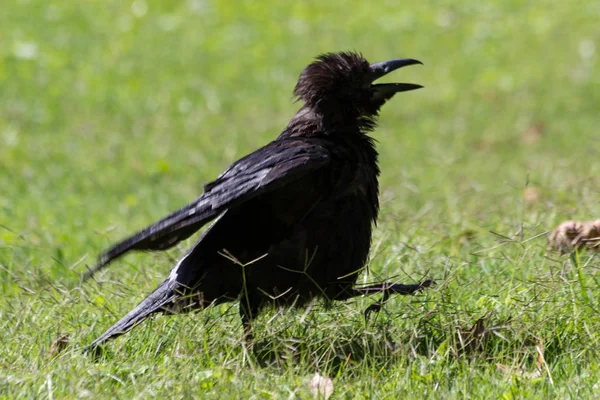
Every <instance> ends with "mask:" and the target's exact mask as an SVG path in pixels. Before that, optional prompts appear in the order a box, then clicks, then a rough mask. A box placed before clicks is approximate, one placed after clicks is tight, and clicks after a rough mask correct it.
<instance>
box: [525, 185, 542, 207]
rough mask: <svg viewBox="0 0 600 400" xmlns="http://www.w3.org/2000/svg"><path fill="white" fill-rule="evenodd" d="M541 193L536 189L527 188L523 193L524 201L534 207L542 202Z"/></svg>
mask: <svg viewBox="0 0 600 400" xmlns="http://www.w3.org/2000/svg"><path fill="white" fill-rule="evenodd" d="M540 195H541V191H540V189H538V188H536V187H527V188H525V191H523V200H525V203H526V204H527V205H533V204H535V203H537V202H538V201H539V200H540Z"/></svg>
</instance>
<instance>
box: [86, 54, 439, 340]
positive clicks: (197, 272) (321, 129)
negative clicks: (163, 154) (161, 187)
mask: <svg viewBox="0 0 600 400" xmlns="http://www.w3.org/2000/svg"><path fill="white" fill-rule="evenodd" d="M414 64H421V63H420V62H419V61H417V60H413V59H409V58H401V59H394V60H390V61H385V62H379V63H375V64H370V63H369V62H368V61H367V60H366V59H365V58H364V57H363V56H362V55H360V54H357V53H353V52H342V53H336V54H331V53H330V54H324V55H321V56H319V57H318V58H317V59H316V60H315V61H314V62H313V63H312V64H310V65H309V66H308V67H306V68H305V69H304V71H303V72H302V73H301V74H300V78H299V80H298V84H297V85H296V88H295V90H294V94H295V96H296V97H297V98H298V99H299V100H300V101H301V102H303V103H304V104H303V106H302V108H300V110H299V111H298V112H297V113H296V115H295V116H294V117H293V118H292V120H291V121H290V122H289V124H288V125H287V126H286V128H285V129H284V130H283V132H282V133H281V134H280V135H279V137H278V138H277V139H275V140H274V141H273V142H271V143H269V144H267V145H266V146H264V147H262V148H260V149H258V150H256V151H255V152H253V153H251V154H250V155H248V156H246V157H244V158H242V159H240V160H239V161H237V162H235V163H234V164H233V165H231V166H230V167H229V168H228V169H227V170H225V172H223V173H222V174H221V175H220V176H219V177H218V178H217V179H216V180H215V181H213V182H211V183H208V184H206V185H205V187H204V193H203V194H202V195H201V196H200V197H198V198H197V199H196V200H195V201H194V202H192V203H190V204H189V205H187V206H185V207H183V208H182V209H180V210H178V211H176V212H174V213H172V214H170V215H168V216H167V217H165V218H163V219H162V220H160V221H158V222H156V223H154V224H152V225H150V226H149V227H148V228H146V229H143V230H142V231H140V232H138V233H136V234H134V235H133V236H131V237H129V238H127V239H125V240H123V241H122V242H120V243H118V244H116V245H115V246H114V247H113V248H111V249H110V250H108V251H107V252H106V253H104V254H102V255H101V257H100V258H99V263H98V265H96V266H95V267H94V268H92V269H90V270H89V271H88V274H87V277H89V276H91V275H92V274H93V273H94V272H96V271H98V270H100V269H101V268H103V267H105V266H106V265H107V264H108V263H110V262H111V261H113V260H114V259H116V258H117V257H120V256H122V255H123V254H125V253H127V252H128V251H130V250H164V249H168V248H170V247H172V246H174V245H175V244H177V243H178V242H180V241H181V240H184V239H186V238H188V237H189V236H191V235H192V234H193V233H195V232H196V231H197V230H198V229H200V228H201V227H202V226H203V225H204V224H206V223H207V222H209V221H211V220H214V222H213V223H212V225H210V227H209V228H208V229H207V230H206V232H204V234H203V235H202V236H201V237H200V239H198V241H197V242H196V243H195V244H194V245H193V246H192V248H191V249H190V250H189V251H188V252H187V254H185V255H184V256H183V257H182V258H181V260H179V262H178V263H177V264H176V265H175V267H174V268H173V269H172V270H171V273H170V275H169V277H168V278H167V279H166V280H165V281H164V282H163V283H161V284H160V285H159V286H158V287H157V288H156V289H155V290H154V292H152V293H151V294H150V295H149V296H148V297H147V298H146V299H145V300H144V301H142V302H141V303H140V304H139V305H138V306H137V307H135V308H134V309H133V310H132V311H131V312H130V313H128V314H127V315H125V316H124V317H123V318H122V319H121V320H120V321H118V322H117V323H116V324H115V325H113V326H112V327H111V328H110V329H108V330H107V331H106V332H105V333H103V334H102V335H101V336H100V337H99V338H97V339H96V340H95V341H94V342H93V343H92V344H91V345H90V346H89V347H94V346H97V345H99V344H100V343H103V342H104V341H106V340H108V339H110V338H114V337H116V336H118V335H121V334H123V333H125V332H126V331H128V330H129V329H131V328H132V327H133V326H135V325H137V324H138V323H140V322H141V321H143V320H144V319H145V318H147V317H148V316H149V315H151V314H154V313H156V312H167V313H181V312H186V311H189V310H194V309H202V308H205V307H207V306H209V305H211V304H219V303H223V302H228V301H234V300H236V299H239V301H240V307H239V310H240V315H241V318H242V322H243V324H244V328H245V332H246V335H250V323H251V321H252V319H253V318H254V317H255V316H256V315H257V314H258V312H259V311H260V309H261V308H262V307H263V306H265V305H267V304H271V303H274V304H278V305H302V304H305V303H306V302H308V301H309V300H311V299H313V298H315V297H322V298H324V299H326V300H327V301H331V300H344V299H348V298H350V297H354V296H358V295H363V294H370V293H377V292H382V293H384V298H387V296H388V295H389V294H390V293H400V294H412V293H415V292H417V291H418V290H420V289H422V288H424V287H427V286H429V285H430V284H432V282H431V281H425V282H422V283H418V284H412V285H401V284H394V283H388V282H384V283H381V284H378V285H372V286H366V287H355V284H356V280H357V278H358V277H359V275H360V274H361V273H362V272H363V271H364V269H365V268H366V262H367V256H368V254H369V247H370V244H371V231H372V227H373V225H374V224H375V222H376V219H377V213H378V211H379V200H378V176H379V167H378V165H377V151H376V149H375V144H374V140H373V139H372V138H371V137H370V136H369V133H371V131H372V130H373V129H374V128H375V125H376V117H377V116H378V113H379V109H380V107H381V106H382V105H383V104H384V103H385V102H386V101H387V100H389V99H390V98H392V96H394V95H395V94H396V93H398V92H405V91H408V90H414V89H419V88H421V87H422V86H420V85H414V84H409V83H382V84H377V83H374V81H376V80H377V79H379V78H381V77H382V76H384V75H386V74H387V73H389V72H391V71H394V70H396V69H398V68H402V67H405V66H407V65H414Z"/></svg>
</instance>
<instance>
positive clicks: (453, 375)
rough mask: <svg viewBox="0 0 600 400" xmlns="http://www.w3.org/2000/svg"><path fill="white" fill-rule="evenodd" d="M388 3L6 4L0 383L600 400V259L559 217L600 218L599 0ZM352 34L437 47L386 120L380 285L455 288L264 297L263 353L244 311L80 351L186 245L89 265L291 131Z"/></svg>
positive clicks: (2, 30) (407, 51) (375, 45)
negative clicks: (243, 321) (298, 303)
mask: <svg viewBox="0 0 600 400" xmlns="http://www.w3.org/2000/svg"><path fill="white" fill-rule="evenodd" d="M379 3H381V4H379ZM379 3H377V4H376V3H368V2H358V1H355V2H352V4H349V3H348V2H343V1H330V2H322V1H318V2H317V1H311V2H294V3H289V4H283V3H280V2H275V1H272V2H252V1H240V2H233V1H231V2H216V1H201V0H190V1H185V2H158V1H148V2H146V1H145V0H136V1H135V2H133V3H132V2H121V1H79V2H75V1H64V2H52V3H51V2H45V1H39V0H30V1H25V0H5V1H4V3H3V6H2V9H3V12H1V13H0V171H1V173H0V288H1V293H2V296H1V300H0V332H1V334H0V397H3V398H75V397H77V398H85V397H89V398H113V397H119V398H148V397H166V398H189V397H196V398H250V397H253V396H254V398H291V397H294V396H296V397H297V398H310V396H311V395H310V392H309V390H308V389H307V382H308V380H309V379H310V378H311V377H312V375H313V374H314V373H315V372H319V373H321V374H322V375H327V376H330V377H331V378H332V379H333V381H334V385H335V391H334V397H335V398H407V397H409V398H410V397H412V398H464V397H472V398H505V399H510V398H523V397H532V398H533V397H535V398H544V397H545V398H591V397H597V393H598V382H600V355H599V352H598V348H600V343H599V341H600V334H599V333H598V332H600V313H599V309H600V304H599V297H600V292H599V290H598V289H599V286H600V271H599V267H600V263H599V261H598V257H596V256H595V255H594V254H591V253H587V254H581V255H580V256H579V261H578V262H577V263H576V262H573V261H572V260H571V259H570V258H569V257H567V256H559V255H558V254H555V253H552V252H550V253H547V252H546V245H547V243H546V238H545V235H543V233H544V232H546V231H548V230H551V229H553V228H554V227H555V226H556V225H557V224H558V223H560V222H562V221H563V220H566V219H580V220H588V219H594V218H598V217H599V215H600V203H599V202H598V198H599V194H600V176H599V174H598V171H599V170H600V157H599V156H600V142H599V141H598V138H599V136H598V133H599V132H598V129H599V128H598V126H600V114H599V112H598V110H600V64H599V61H598V60H599V56H600V48H599V47H600V24H598V21H599V20H600V3H598V2H597V1H582V2H578V3H576V4H575V3H573V2H561V1H540V2H537V3H532V4H535V5H525V3H524V2H520V1H506V2H500V1H487V2H485V3H481V2H469V1H466V0H463V1H460V2H456V1H441V2H434V1H431V0H429V1H420V2H418V3H417V4H414V5H413V4H410V5H409V3H402V4H400V3H398V4H400V5H396V4H397V3H396V2H379ZM346 49H350V50H359V51H362V52H363V53H364V54H365V55H366V56H367V57H368V59H369V60H372V61H381V60H385V59H389V58H394V57H414V58H417V59H420V60H422V61H423V62H424V63H425V66H424V67H413V68H407V69H405V70H402V71H399V72H396V73H394V74H393V76H391V77H389V79H390V80H400V81H405V82H414V83H420V84H423V85H425V87H426V88H425V89H424V90H420V91H417V92H411V93H406V94H403V95H399V96H397V98H395V99H394V100H393V101H392V102H391V103H390V104H388V105H387V106H386V107H385V109H384V110H383V112H382V115H381V120H380V128H379V129H378V130H377V131H376V133H375V136H376V138H377V140H378V141H379V150H380V152H381V167H382V170H383V173H382V182H381V183H382V194H381V196H382V213H381V218H380V223H379V225H378V228H377V230H376V233H375V237H374V242H373V250H372V262H371V272H370V275H369V276H366V277H365V278H364V279H365V280H372V279H375V278H376V277H390V276H398V277H399V278H400V279H401V280H402V281H403V282H407V283H409V282H414V281H417V280H419V279H422V278H423V277H424V276H428V277H433V278H435V279H436V280H437V281H438V285H437V287H436V288H434V289H432V290H429V291H428V292H426V293H423V294H421V295H418V296H416V297H411V298H394V299H392V300H390V301H389V302H388V304H387V305H386V306H385V309H384V311H383V312H382V313H380V315H379V316H378V317H377V318H376V319H375V318H372V319H371V320H370V321H369V322H368V323H365V322H364V319H363V315H362V311H363V310H364V309H365V307H367V306H368V305H369V304H370V303H371V301H373V299H358V300H356V301H352V302H347V303H344V304H337V305H335V306H334V307H332V308H325V307H324V306H323V305H322V304H320V303H317V304H315V305H314V307H313V309H312V310H311V311H310V312H309V313H305V310H295V311H285V312H280V311H279V310H271V311H270V312H267V313H266V314H265V315H264V316H262V317H261V318H260V319H259V320H258V321H257V323H256V336H257V338H258V339H257V341H258V343H257V344H256V345H255V346H254V349H253V350H252V351H250V352H248V353H247V352H245V351H244V349H243V347H242V346H241V345H240V337H241V326H240V323H239V319H238V317H237V305H236V304H233V305H227V306H222V307H218V308H216V309H210V310H207V311H205V312H203V313H199V314H195V315H191V316H180V317H164V316H159V317H157V318H154V319H153V320H151V321H148V322H146V323H144V324H143V325H141V326H140V327H138V328H137V329H135V330H134V331H133V332H131V333H130V334H128V335H126V336H124V337H122V338H119V339H118V340H116V341H115V342H112V343H110V344H109V345H108V346H107V352H106V354H105V355H104V356H102V357H101V358H99V359H93V358H92V357H90V356H88V355H84V354H81V352H80V349H81V347H82V346H84V345H86V344H88V343H89V342H90V341H91V340H92V339H93V338H94V337H95V336H97V335H98V334H100V333H101V332H102V331H103V330H104V329H106V328H107V327H109V326H110V325H111V324H112V323H113V322H115V321H116V319H117V318H118V317H119V316H121V315H123V314H124V313H125V312H126V311H128V310H129V309H131V308H132V307H133V306H134V305H135V304H136V303H137V302H138V301H139V300H141V299H142V298H143V297H144V296H145V294H147V293H148V292H149V291H150V290H151V289H152V288H153V287H154V286H155V285H156V284H157V283H158V282H159V281H160V280H161V279H162V278H163V277H164V276H165V275H166V274H167V273H168V271H169V269H170V268H171V266H172V265H173V263H174V261H175V260H176V259H177V258H178V257H179V256H180V255H181V254H182V253H183V252H184V251H185V249H186V246H189V245H190V243H191V241H188V243H185V244H184V245H182V246H180V247H179V248H177V249H174V250H171V251H169V252H168V254H136V255H130V256H127V257H125V258H124V259H123V260H121V261H119V262H117V263H115V265H113V266H112V268H110V269H109V270H108V271H107V272H106V273H103V274H101V275H100V276H99V277H98V279H97V282H95V283H94V282H93V283H89V284H84V285H80V284H79V274H80V273H82V272H83V271H85V264H93V262H94V259H95V257H96V256H97V255H98V254H99V253H100V252H101V251H102V250H104V249H105V248H106V247H107V246H109V245H110V244H111V243H113V242H114V241H116V240H118V239H120V238H122V237H123V236H124V235H126V234H128V233H131V232H133V231H135V230H137V229H139V228H141V227H144V226H145V225H147V224H148V223H150V222H153V221H154V220H156V219H157V218H159V217H161V216H163V215H165V214H166V213H167V212H169V211H172V210H173V209H176V208H177V207H179V206H181V205H183V204H185V203H187V202H188V201H190V200H191V199H193V198H195V197H196V196H197V195H198V194H199V193H200V192H201V190H202V184H203V183H205V182H207V181H209V180H211V179H213V178H214V177H215V176H216V175H218V174H219V173H220V172H221V171H222V170H223V169H224V168H225V167H226V166H227V165H229V164H230V163H231V162H233V161H235V160H236V159H237V158H239V157H241V156H243V155H245V154H247V153H248V152H250V151H252V150H253V149H255V148H257V147H258V146H260V145H262V144H264V143H266V142H267V141H269V140H271V139H273V138H274V137H276V136H277V135H278V133H279V132H280V131H281V129H282V128H283V127H284V126H285V124H286V122H287V120H288V119H289V118H290V117H291V116H292V115H293V113H294V112H295V110H296V109H297V108H298V105H297V104H294V103H293V100H292V98H291V92H292V89H293V86H294V84H295V80H296V78H297V76H298V74H299V73H300V71H301V70H302V68H303V67H304V66H305V65H306V64H308V62H310V61H311V59H312V58H313V57H314V56H315V55H317V54H319V53H322V52H327V51H337V50H346ZM526 187H529V188H534V190H537V191H538V193H539V196H538V198H537V199H534V200H533V201H525V200H524V197H523V194H524V191H525V189H526ZM276 314H280V315H277V317H276V318H273V317H275V316H276ZM478 320H481V321H480V324H483V326H484V327H485V328H486V332H487V333H486V334H483V335H479V336H478V335H470V334H469V333H468V332H467V331H468V330H469V329H471V327H473V326H474V325H475V324H476V322H477V321H478ZM64 334H68V335H69V344H68V346H67V347H66V349H65V351H63V352H61V353H60V354H59V355H57V356H52V355H51V354H50V346H51V344H52V342H53V341H55V340H56V339H57V338H58V337H60V336H61V335H64ZM460 338H462V339H463V340H467V341H468V340H469V339H475V341H474V342H472V343H471V344H470V345H466V346H465V343H461V341H460ZM480 339H481V340H480ZM540 354H543V359H542V357H540Z"/></svg>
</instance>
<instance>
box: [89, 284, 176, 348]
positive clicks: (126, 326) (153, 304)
mask: <svg viewBox="0 0 600 400" xmlns="http://www.w3.org/2000/svg"><path fill="white" fill-rule="evenodd" d="M175 285H176V283H175V282H173V281H172V280H170V279H167V280H165V281H164V282H163V283H161V284H160V285H159V286H158V287H157V288H156V289H155V290H154V291H153V292H152V293H151V294H150V295H149V296H148V297H146V298H145V299H144V300H143V301H142V302H141V303H140V304H138V305H137V306H136V307H135V308H134V309H133V310H131V311H130V312H129V313H127V315H125V316H124V317H123V318H121V319H120V320H119V322H117V323H116V324H114V325H113V326H111V327H110V328H109V329H108V330H107V331H106V332H104V333H103V334H102V335H100V336H99V337H98V338H97V339H96V340H94V341H93V342H92V344H90V345H89V346H87V347H86V348H85V351H87V350H91V349H93V348H94V347H96V346H98V345H100V344H102V343H104V342H105V341H107V340H110V339H114V338H116V337H117V336H120V335H122V334H124V333H126V332H127V331H129V330H130V329H131V328H133V327H135V326H136V325H137V324H139V323H140V322H142V321H143V320H145V319H146V318H148V317H149V316H150V315H152V314H154V313H156V312H159V311H161V309H162V307H163V306H164V305H165V304H167V303H169V302H171V301H173V300H174V299H175V298H176V297H178V296H177V294H176V293H175V291H174V290H173V289H174V286H175Z"/></svg>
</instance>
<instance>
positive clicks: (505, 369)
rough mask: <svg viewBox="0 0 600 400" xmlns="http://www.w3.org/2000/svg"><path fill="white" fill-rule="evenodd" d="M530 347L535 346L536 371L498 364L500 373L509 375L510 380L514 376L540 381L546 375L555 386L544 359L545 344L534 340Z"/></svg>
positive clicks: (540, 340)
mask: <svg viewBox="0 0 600 400" xmlns="http://www.w3.org/2000/svg"><path fill="white" fill-rule="evenodd" d="M530 345H534V346H535V351H536V357H535V370H533V371H526V370H525V369H524V368H523V367H522V366H518V365H513V366H510V365H504V364H501V363H496V368H498V371H499V372H501V373H502V374H504V375H507V376H508V377H509V378H512V377H513V376H517V377H519V378H527V379H539V378H541V377H542V376H543V375H544V372H545V373H546V375H548V380H549V381H550V383H551V384H552V385H554V381H553V380H552V375H550V370H549V369H548V365H547V364H546V360H545V358H544V342H543V340H542V339H541V338H537V337H536V338H534V340H532V341H531V342H530Z"/></svg>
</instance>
